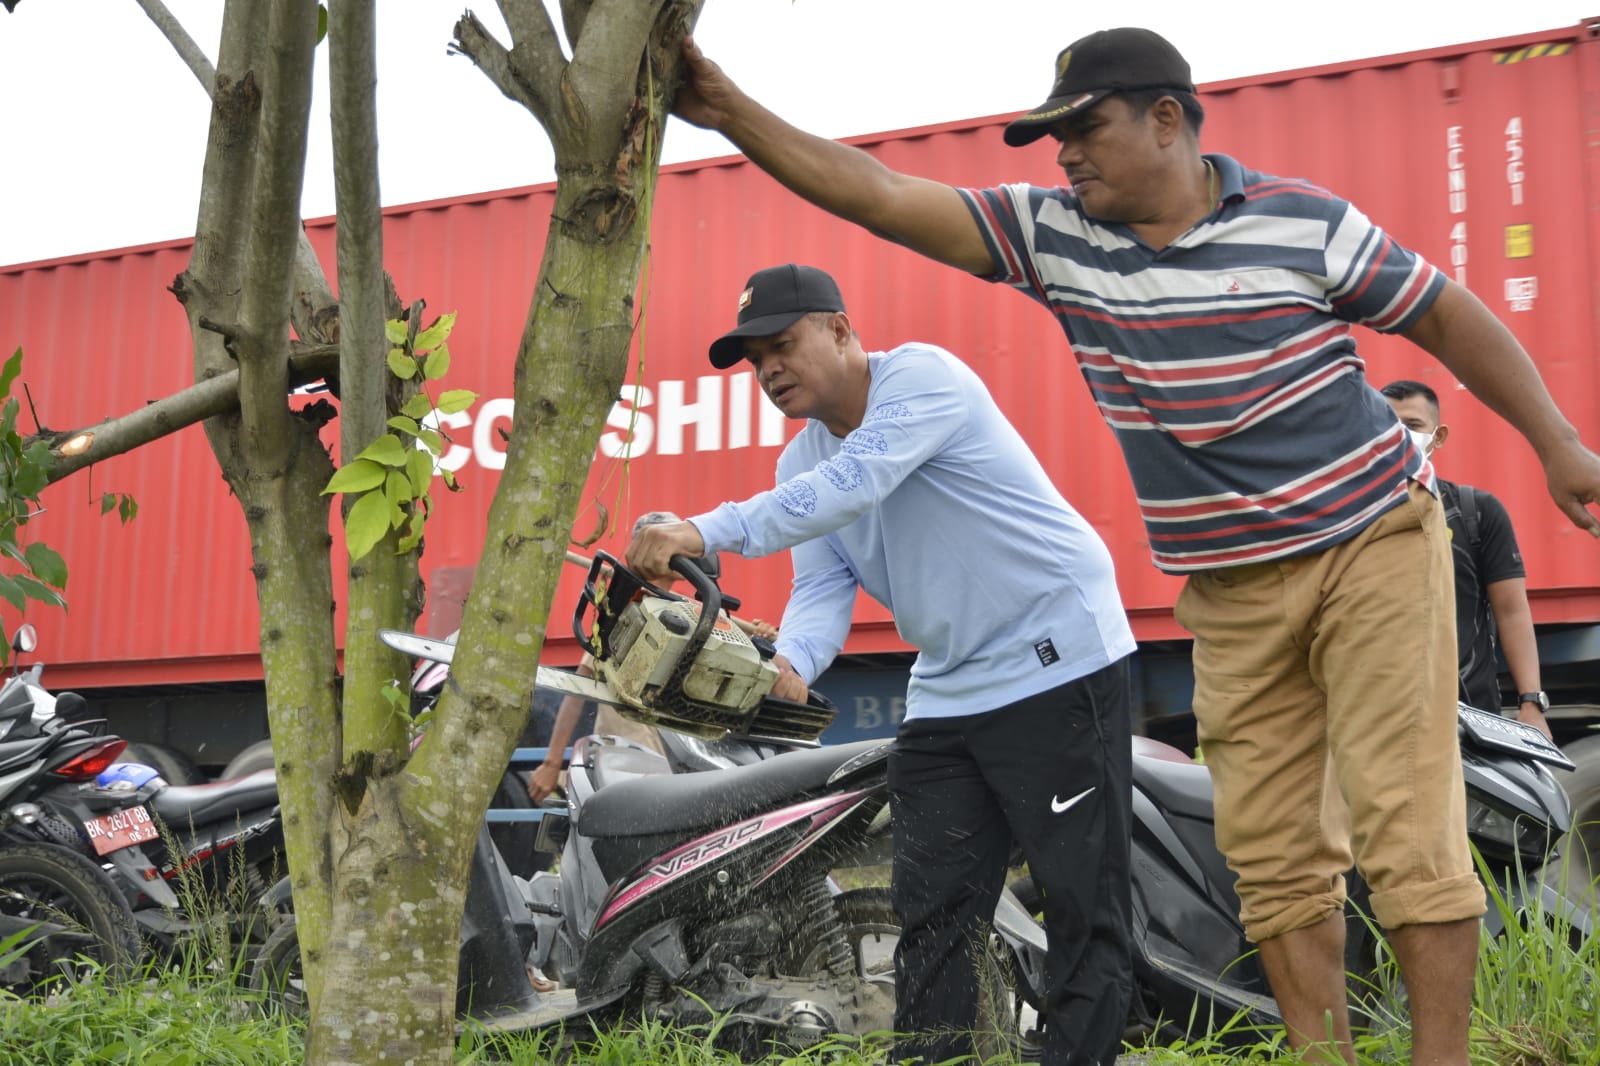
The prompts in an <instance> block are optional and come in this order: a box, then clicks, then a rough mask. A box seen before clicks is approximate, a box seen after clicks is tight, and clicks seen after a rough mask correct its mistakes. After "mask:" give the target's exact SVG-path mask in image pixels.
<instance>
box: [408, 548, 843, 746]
mask: <svg viewBox="0 0 1600 1066" xmlns="http://www.w3.org/2000/svg"><path fill="white" fill-rule="evenodd" d="M669 565H670V566H671V567H672V569H673V571H674V572H675V573H677V574H679V575H681V576H682V577H684V578H685V579H686V580H687V581H688V583H689V585H690V586H691V588H692V589H693V591H694V597H693V598H690V597H686V596H680V595H678V594H677V593H675V592H671V591H668V590H666V589H661V588H657V587H656V586H654V585H652V584H650V583H649V582H648V581H646V580H644V578H642V577H640V576H639V575H638V574H636V573H634V572H633V571H632V570H629V569H628V567H627V566H626V564H624V563H623V562H622V561H621V560H619V559H617V558H616V557H615V556H612V555H610V554H608V553H606V552H597V553H596V554H595V557H594V559H593V561H592V562H591V563H590V566H589V571H588V574H587V576H586V577H585V580H584V584H583V590H582V592H581V593H580V594H579V597H578V605H577V609H576V610H575V611H574V612H573V618H572V627H573V633H574V635H575V636H576V637H577V638H578V640H579V642H580V643H582V644H583V646H584V647H585V648H587V649H588V650H589V653H590V654H591V655H592V656H593V657H594V662H595V676H594V677H592V678H587V677H582V676H579V675H578V674H575V673H570V672H568V671H565V670H557V669H554V668H552V667H547V666H541V667H539V669H538V679H537V682H536V683H537V685H538V686H539V687H540V688H547V689H554V690H556V691H559V692H562V693H564V694H568V695H574V696H578V697H580V698H583V699H589V700H596V701H599V702H602V703H607V704H610V705H611V706H613V707H615V708H616V710H617V713H619V714H621V715H622V716H623V717H625V718H629V719H632V720H633V721H636V722H641V723H644V724H645V725H651V726H658V727H660V728H663V729H672V730H675V731H677V732H680V733H688V734H691V735H693V736H699V737H705V738H708V739H715V738H718V737H721V736H724V735H726V734H733V735H736V736H744V737H752V738H758V739H772V740H786V741H802V742H814V741H815V740H816V739H817V738H818V737H819V736H821V734H822V731H823V730H825V729H827V727H828V725H829V724H830V723H831V722H832V721H833V718H834V714H835V712H834V709H833V706H832V704H830V703H829V702H828V701H827V699H826V698H824V697H823V696H822V695H821V694H820V693H815V692H813V693H811V695H810V697H809V698H808V701H807V702H806V703H796V702H794V701H792V700H786V699H781V698H779V697H775V696H773V695H772V686H773V683H774V682H775V681H777V679H778V668H777V666H776V665H775V664H774V663H773V662H772V657H773V656H774V655H775V654H776V649H775V648H774V647H773V646H772V644H771V643H770V642H769V641H767V640H766V639H765V638H763V637H760V636H750V635H747V634H746V633H745V632H744V631H743V630H742V629H741V628H740V627H739V626H737V625H736V624H735V622H734V619H733V618H732V617H731V616H730V615H729V613H728V612H729V611H736V610H738V608H739V603H738V601H737V600H735V599H733V598H732V597H730V596H727V595H725V594H724V593H723V592H722V590H721V589H720V588H719V587H718V586H717V583H716V581H715V580H714V579H712V578H711V577H710V576H708V575H707V574H706V573H705V571H704V570H703V569H702V568H701V566H700V565H698V562H697V561H696V560H692V559H689V558H688V557H687V556H682V555H675V556H673V557H672V560H671V562H670V564H669ZM379 636H380V638H381V639H382V640H383V642H384V643H385V644H387V645H389V646H390V647H392V648H395V649H396V650H398V651H401V652H402V653H404V654H407V655H410V656H413V657H415V658H420V659H426V660H430V661H432V662H436V663H449V662H450V661H451V660H452V659H453V658H454V656H455V645H454V643H453V641H438V640H430V639H428V638H426V637H419V636H416V635H415V634H411V633H400V632H398V631H395V630H385V631H384V632H382V633H380V634H379Z"/></svg>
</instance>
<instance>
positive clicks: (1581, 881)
mask: <svg viewBox="0 0 1600 1066" xmlns="http://www.w3.org/2000/svg"><path fill="white" fill-rule="evenodd" d="M1561 750H1562V751H1564V752H1566V755H1567V758H1569V759H1571V760H1572V761H1573V762H1574V763H1576V764H1577V766H1576V767H1575V768H1574V769H1572V770H1556V771H1554V773H1555V778H1556V780H1557V781H1558V782H1560V784H1561V787H1562V788H1564V789H1566V790H1567V797H1568V798H1569V799H1571V800H1572V828H1571V829H1570V830H1568V832H1567V835H1566V836H1564V837H1562V838H1561V839H1560V841H1558V842H1557V844H1556V849H1557V855H1556V857H1555V858H1554V859H1553V860H1551V861H1550V862H1549V863H1546V864H1545V867H1544V871H1543V875H1542V876H1543V877H1544V880H1545V883H1546V884H1549V885H1550V886H1551V887H1552V888H1555V889H1557V890H1558V891H1560V892H1562V893H1563V894H1564V895H1566V897H1567V898H1568V899H1569V900H1571V901H1572V902H1573V903H1575V904H1578V905H1579V906H1580V907H1585V908H1587V907H1592V906H1593V905H1594V903H1595V900H1596V899H1597V898H1600V885H1597V883H1596V878H1597V877H1600V737H1584V738H1582V739H1581V740H1575V741H1573V742H1572V743H1570V744H1568V745H1566V746H1565V747H1563V748H1562V749H1561Z"/></svg>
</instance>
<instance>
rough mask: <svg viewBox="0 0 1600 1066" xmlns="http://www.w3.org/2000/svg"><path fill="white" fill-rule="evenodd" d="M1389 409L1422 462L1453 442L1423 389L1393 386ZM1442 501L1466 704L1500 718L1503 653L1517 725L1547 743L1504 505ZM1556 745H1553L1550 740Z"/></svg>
mask: <svg viewBox="0 0 1600 1066" xmlns="http://www.w3.org/2000/svg"><path fill="white" fill-rule="evenodd" d="M1380 391H1382V393H1383V395H1384V398H1385V399H1387V400H1388V401H1389V406H1390V407H1393V408H1394V413H1395V414H1397V415H1399V416H1400V421H1401V422H1402V423H1404V424H1405V427H1406V429H1407V430H1409V431H1410V432H1411V437H1412V440H1413V441H1414V442H1415V444H1416V445H1417V447H1418V448H1421V449H1422V451H1423V454H1425V455H1427V456H1428V457H1429V459H1433V458H1434V457H1435V456H1436V454H1437V453H1438V451H1439V449H1440V448H1443V447H1444V444H1445V441H1446V440H1448V439H1449V437H1450V427H1449V426H1447V425H1445V424H1444V423H1443V422H1442V421H1440V410H1439V395H1438V393H1436V392H1434V391H1433V389H1431V388H1429V387H1428V386H1427V385H1424V384H1423V383H1422V382H1420V381H1405V380H1401V381H1391V382H1389V384H1387V385H1385V386H1384V387H1383V388H1382V390H1380ZM1439 500H1440V502H1441V503H1443V504H1444V517H1445V522H1446V523H1447V524H1448V525H1449V527H1450V556H1451V559H1452V560H1453V561H1454V564H1455V574H1456V654H1457V656H1458V657H1459V658H1458V670H1459V673H1460V676H1461V692H1460V695H1461V701H1462V702H1463V703H1465V704H1467V705H1468V706H1469V707H1477V708H1480V709H1482V710H1486V711H1498V710H1500V704H1501V700H1500V681H1499V678H1498V677H1497V676H1496V671H1495V647H1496V645H1497V644H1498V646H1499V647H1500V649H1501V650H1502V651H1503V652H1504V653H1505V657H1506V667H1507V669H1508V670H1509V671H1510V673H1511V680H1512V683H1513V685H1514V686H1515V689H1516V692H1517V720H1518V721H1520V722H1525V723H1527V724H1528V725H1531V726H1533V727H1534V728H1535V729H1537V730H1539V732H1541V733H1543V734H1544V735H1545V736H1546V737H1547V738H1550V737H1551V733H1550V723H1549V722H1548V721H1546V720H1545V711H1546V710H1548V709H1549V707H1550V698H1549V697H1548V696H1546V695H1545V694H1544V690H1543V689H1542V688H1541V686H1540V683H1539V648H1538V645H1537V643H1536V642H1535V640H1534V634H1533V611H1532V610H1531V609H1529V607H1528V582H1527V571H1525V570H1524V569H1523V566H1522V553H1521V552H1519V551H1518V550H1517V534H1516V531H1515V530H1513V529H1512V527H1511V516H1510V515H1509V514H1507V513H1506V509H1505V505H1504V504H1502V503H1501V502H1500V501H1499V500H1498V499H1496V498H1495V497H1494V496H1492V495H1490V494H1489V493H1487V492H1485V491H1483V490H1482V489H1478V488H1474V487H1473V486H1471V485H1459V484H1457V483H1455V482H1453V481H1446V480H1444V479H1443V478H1440V479H1439ZM1551 739H1554V738H1551Z"/></svg>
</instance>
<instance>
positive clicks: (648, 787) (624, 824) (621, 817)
mask: <svg viewBox="0 0 1600 1066" xmlns="http://www.w3.org/2000/svg"><path fill="white" fill-rule="evenodd" d="M887 743H888V742H887V741H883V740H863V741H858V742H856V743H854V744H831V745H827V746H824V747H821V748H814V749H812V750H809V751H790V752H784V753H783V754H781V755H774V756H773V757H772V758H770V759H764V760H762V761H761V762H757V763H751V764H750V765H749V766H735V767H731V768H729V769H726V770H708V771H705V772H703V773H697V774H651V775H647V776H640V777H635V778H633V779H632V780H625V781H618V782H616V783H615V784H612V785H609V786H608V787H606V788H604V789H601V790H599V791H597V792H596V793H595V794H594V795H593V796H592V797H590V798H589V800H588V801H587V802H585V803H584V805H583V807H582V808H581V809H580V810H579V811H578V812H577V820H576V822H575V824H576V826H577V828H578V831H579V832H581V833H582V834H583V835H584V836H586V837H591V838H599V837H634V836H650V835H653V834H656V833H676V832H684V831H686V830H691V829H700V828H702V827H705V826H709V825H717V824H723V825H726V824H728V823H731V822H737V821H739V820H741V819H743V818H746V817H749V816H750V815H753V814H757V813H759V812H761V811H764V810H771V809H772V808H773V807H776V806H780V805H782V804H783V803H784V801H786V800H790V799H792V800H794V801H795V802H799V801H800V800H801V799H802V798H804V797H806V796H807V795H809V794H811V793H815V792H817V791H818V790H820V789H822V788H823V787H824V786H825V785H827V783H828V778H829V777H831V776H833V773H834V771H835V770H837V769H839V767H841V766H843V765H844V764H845V763H846V762H849V761H850V760H851V759H853V758H855V757H856V756H857V755H860V754H862V753H863V752H868V751H872V750H873V749H874V748H881V747H884V746H886V745H887Z"/></svg>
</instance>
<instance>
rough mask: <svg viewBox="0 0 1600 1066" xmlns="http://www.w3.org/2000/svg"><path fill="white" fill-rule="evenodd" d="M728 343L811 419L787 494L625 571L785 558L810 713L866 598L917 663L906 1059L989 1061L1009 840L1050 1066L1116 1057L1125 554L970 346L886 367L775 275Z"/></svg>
mask: <svg viewBox="0 0 1600 1066" xmlns="http://www.w3.org/2000/svg"><path fill="white" fill-rule="evenodd" d="M737 322H738V325H737V326H736V327H735V328H734V329H733V330H731V331H729V332H728V333H726V334H724V335H723V336H722V337H720V338H718V339H717V340H716V341H715V342H714V343H713V344H712V345H711V350H710V357H711V365H712V366H714V367H716V368H717V369H719V370H726V369H728V368H730V367H733V366H736V365H740V364H744V363H747V364H748V365H749V367H750V368H752V369H753V370H754V371H755V374H756V379H757V381H758V382H759V383H760V385H761V388H762V391H764V392H765V393H766V395H767V397H768V398H769V399H770V400H771V401H772V402H773V404H774V405H775V406H776V407H777V408H778V409H779V410H780V411H782V412H783V413H784V415H785V416H787V417H789V418H792V419H804V420H805V422H806V424H805V426H804V428H802V429H801V430H800V432H799V434H798V435H797V436H795V437H794V439H793V440H791V441H790V442H789V444H788V445H787V446H786V447H785V448H784V450H783V453H782V454H781V455H780V457H779V459H778V469H777V482H778V483H777V485H776V487H775V488H773V489H771V490H770V491H767V492H763V493H760V494H758V495H756V496H753V497H751V498H750V499H748V500H745V501H743V502H742V503H725V504H723V505H722V506H721V507H718V508H717V509H716V510H714V511H711V512H708V513H706V514H701V515H696V516H695V517H694V518H692V519H690V520H689V521H687V522H678V523H668V524H663V525H654V526H648V527H646V528H645V529H643V530H641V531H640V532H639V535H638V536H636V537H635V538H634V541H633V543H632V544H631V545H630V546H629V548H628V562H629V565H630V566H633V567H635V568H636V569H639V570H641V571H643V572H647V573H656V572H659V571H661V570H662V569H663V568H664V567H665V566H666V562H667V560H668V559H670V558H671V557H672V556H673V555H678V554H681V555H689V556H694V555H699V554H701V553H702V552H704V551H721V552H730V551H731V552H737V553H738V554H740V555H743V556H745V557H747V558H752V557H755V556H762V555H770V554H772V553H773V552H777V551H782V550H784V549H786V548H787V549H789V552H790V558H791V559H792V561H793V563H794V587H793V590H792V592H791V595H790V598H789V604H788V607H787V609H786V610H785V611H784V614H783V625H782V627H781V631H780V633H779V636H778V641H777V649H778V654H777V656H775V657H774V659H773V661H774V663H776V664H777V665H778V667H779V669H780V671H781V673H780V676H779V679H778V684H777V685H775V686H774V687H773V692H774V694H776V695H779V696H782V697H784V698H787V699H792V700H796V701H799V700H804V699H805V698H806V696H807V694H808V688H809V686H810V684H811V683H812V682H814V681H815V680H816V678H817V677H818V676H819V675H820V674H821V673H822V672H823V671H824V670H826V669H827V667H828V665H829V663H830V662H832V660H833V658H834V656H835V655H837V654H838V653H839V651H840V649H841V648H842V647H843V646H844V641H845V638H846V636H847V635H848V634H849V631H850V617H851V613H852V610H853V608H854V606H855V602H856V590H857V589H858V588H860V589H864V590H865V591H866V592H867V594H868V595H870V596H871V597H872V598H873V599H875V600H877V601H878V602H879V603H881V604H882V605H883V606H885V607H887V608H888V609H889V610H890V611H891V612H892V613H893V615H894V620H895V627H896V629H897V630H898V631H899V633H900V636H901V637H902V639H904V640H905V641H906V643H908V644H910V645H912V646H913V647H915V648H916V649H917V652H918V654H917V659H916V662H915V663H914V664H913V665H912V667H911V680H910V682H909V684H908V686H907V689H906V713H905V717H904V719H903V720H902V721H901V723H900V727H899V730H898V732H897V734H896V736H895V740H894V744H893V747H892V748H891V750H890V755H889V803H890V811H891V816H892V818H893V821H894V857H893V873H892V876H891V885H890V892H891V894H892V897H893V900H894V905H895V910H896V912H897V913H898V915H899V918H900V922H901V929H900V937H899V941H898V943H897V945H896V948H895V960H896V965H895V1001H896V1008H895V1031H896V1032H897V1033H899V1034H901V1040H900V1042H899V1043H897V1045H896V1047H895V1050H894V1055H893V1057H894V1059H895V1060H896V1061H905V1060H907V1059H913V1058H918V1059H921V1060H922V1061H924V1062H927V1063H933V1062H943V1061H947V1060H951V1059H955V1058H958V1057H959V1056H963V1055H971V1054H972V1053H973V1050H974V1048H973V1043H972V1033H973V1031H974V1029H975V1026H976V1023H977V1017H978V1014H977V1003H978V998H979V989H978V982H977V974H978V969H979V958H980V957H979V955H978V954H977V953H981V952H983V951H985V950H986V948H985V943H986V941H985V936H984V930H985V929H986V923H987V922H988V921H989V920H990V919H992V917H993V915H994V908H995V904H996V902H997V901H998V899H999V896H1000V891H1001V888H1002V887H1003V885H1004V881H1005V873H1006V868H1007V862H1008V859H1009V857H1010V853H1011V848H1012V841H1013V839H1015V841H1016V842H1017V845H1019V846H1020V847H1021V849H1022V852H1023V854H1024V855H1025V856H1026V858H1027V860H1028V866H1029V869H1030V871H1031V872H1032V874H1033V877H1034V881H1035V883H1037V884H1038V885H1039V886H1040V888H1041V890H1042V893H1043V896H1044V921H1045V928H1046V931H1047V933H1048V935H1049V938H1050V949H1049V953H1048V956H1047V961H1046V971H1047V972H1046V982H1045V983H1046V990H1045V1003H1044V1007H1043V1009H1042V1011H1041V1014H1042V1015H1043V1016H1044V1018H1045V1026H1044V1032H1045V1046H1044V1057H1043V1061H1044V1062H1045V1063H1046V1064H1048V1066H1068V1064H1089V1063H1103V1064H1105V1066H1110V1064H1111V1062H1112V1061H1113V1060H1114V1059H1115V1058H1116V1056H1117V1051H1118V1049H1119V1048H1120V1046H1121V1038H1122V1031H1123V1027H1124V1024H1125V1022H1126V1019H1127V1016H1128V1005H1129V1001H1130V997H1131V994H1132V982H1133V977H1132V951H1131V943H1132V941H1131V936H1132V934H1131V930H1130V920H1131V918H1130V911H1131V902H1130V893H1131V890H1130V887H1129V866H1128V864H1129V849H1130V843H1129V833H1130V823H1131V815H1130V811H1129V808H1130V805H1131V803H1132V782H1131V776H1132V768H1131V767H1132V761H1133V756H1132V746H1131V739H1130V735H1131V731H1130V726H1129V720H1128V714H1129V709H1128V704H1129V683H1128V664H1127V656H1128V655H1129V654H1130V653H1131V652H1132V651H1133V648H1134V643H1133V634H1132V631H1131V630H1130V629H1129V628H1128V621H1127V617H1126V615H1125V614H1124V613H1123V610H1122V602H1121V600H1120V599H1119V598H1118V595H1117V587H1116V576H1115V574H1114V573H1113V570H1112V563H1111V553H1110V552H1108V551H1107V550H1106V546H1105V544H1104V543H1102V542H1101V540H1100V537H1099V536H1098V535H1097V534H1096V533H1095V531H1094V530H1093V529H1092V528H1091V527H1090V526H1089V524H1088V523H1087V522H1086V521H1084V520H1083V518H1082V517H1081V516H1080V515H1079V514H1078V513H1077V512H1076V511H1074V510H1073V509H1072V507H1071V506H1070V505H1069V504H1068V503H1067V501H1066V500H1065V499H1063V498H1062V496H1061V494H1060V493H1059V492H1057V491H1056V490H1055V488H1054V486H1052V485H1051V484H1050V479H1049V476H1048V475H1047V474H1046V473H1045V471H1044V468H1043V467H1041V466H1040V465H1039V461H1038V460H1037V459H1036V458H1034V455H1033V453H1032V452H1031V451H1029V450H1028V446H1027V444H1026V443H1025V442H1024V441H1023V439H1022V437H1021V436H1020V435H1019V434H1018V433H1017V431H1016V430H1015V429H1014V428H1013V427H1012V426H1011V424H1010V423H1009V422H1008V421H1006V418H1005V415H1004V414H1002V413H1001V411H1000V408H999V407H998V406H997V405H996V404H995V402H994V399H993V397H991V396H990V395H989V391H988V390H987V389H986V388H984V385H983V382H982V381H980V380H979V379H978V376H977V375H976V374H974V373H973V372H972V370H971V369H970V368H969V367H967V366H966V365H965V364H963V363H962V362H961V361H960V360H958V359H957V358H956V357H955V356H954V355H952V354H951V353H949V352H947V351H945V350H943V349H941V348H936V347H934V346H932V345H928V344H917V343H907V344H902V345H899V346H898V347H896V348H894V349H892V350H890V351H887V352H871V353H869V352H867V351H866V350H865V349H864V348H863V347H862V344H861V338H860V337H859V336H858V335H857V333H856V330H855V327H854V326H853V324H852V323H851V320H850V316H849V315H848V314H847V313H846V312H845V306H844V298H843V296H842V295H841V294H840V292H839V287H838V285H837V284H836V283H835V282H834V280H833V278H831V277H829V276H828V274H826V273H825V272H823V271H821V270H818V269H817V268H815V267H810V266H803V265H800V264H795V263H788V264H784V265H782V266H776V267H771V268H768V269H766V270H760V271H757V272H756V273H755V274H754V275H752V276H751V277H750V279H749V281H747V282H746V283H745V286H744V288H743V290H742V291H741V292H740V294H739V299H738V312H737Z"/></svg>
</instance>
